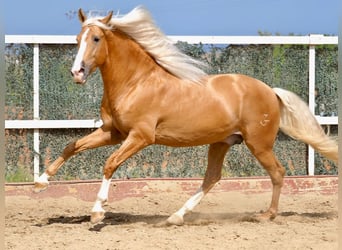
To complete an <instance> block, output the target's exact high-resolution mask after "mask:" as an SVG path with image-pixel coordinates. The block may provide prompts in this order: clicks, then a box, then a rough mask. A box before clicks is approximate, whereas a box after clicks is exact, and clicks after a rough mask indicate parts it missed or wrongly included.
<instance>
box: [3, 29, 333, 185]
mask: <svg viewBox="0 0 342 250" xmlns="http://www.w3.org/2000/svg"><path fill="white" fill-rule="evenodd" d="M169 38H170V39H171V40H172V41H174V42H177V41H184V42H188V43H190V44H196V43H202V44H297V45H298V44H299V45H309V50H308V53H309V108H310V110H311V111H312V112H313V113H314V108H315V107H314V106H315V102H314V101H315V96H314V94H315V46H317V45H328V44H334V45H337V44H338V37H337V36H323V35H309V36H169ZM5 43H7V44H10V43H14V44H33V45H34V47H33V95H34V96H33V114H34V116H33V117H34V118H33V120H6V121H5V129H33V130H34V137H33V144H34V146H33V148H34V151H35V152H36V153H37V154H35V156H34V179H35V180H36V178H38V176H39V129H49V128H51V129H55V128H96V127H100V126H101V124H102V121H97V120H40V118H39V47H40V45H41V44H75V43H76V37H75V36H26V35H25V36H16V35H6V36H5ZM317 120H318V122H319V123H320V124H321V125H337V124H338V117H336V116H335V117H320V116H317ZM308 174H309V175H314V150H313V149H312V148H311V147H309V150H308Z"/></svg>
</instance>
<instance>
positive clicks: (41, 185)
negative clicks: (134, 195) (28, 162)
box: [33, 128, 120, 193]
mask: <svg viewBox="0 0 342 250" xmlns="http://www.w3.org/2000/svg"><path fill="white" fill-rule="evenodd" d="M119 142H120V139H119V137H118V136H116V135H115V133H114V132H113V131H104V130H103V129H102V128H98V129H97V130H95V131H94V132H92V133H91V134H89V135H87V136H84V137H82V138H81V139H78V140H76V141H74V142H72V143H70V144H69V145H67V146H66V147H65V149H64V150H63V153H62V154H61V155H60V156H59V157H58V158H57V159H56V160H55V161H54V162H53V163H52V164H51V165H50V166H48V167H47V168H46V169H45V171H44V173H43V174H42V175H41V176H40V177H39V179H38V181H36V182H35V186H34V189H33V191H34V192H36V193H38V192H41V191H43V190H45V189H46V188H47V187H48V184H49V181H48V179H49V178H50V177H52V176H54V175H55V174H56V173H57V171H58V169H59V168H60V167H61V166H62V165H63V164H64V163H65V162H66V161H67V160H68V159H69V158H70V157H71V156H73V155H75V154H77V153H79V152H82V151H84V150H87V149H91V148H97V147H101V146H105V145H111V144H117V143H119Z"/></svg>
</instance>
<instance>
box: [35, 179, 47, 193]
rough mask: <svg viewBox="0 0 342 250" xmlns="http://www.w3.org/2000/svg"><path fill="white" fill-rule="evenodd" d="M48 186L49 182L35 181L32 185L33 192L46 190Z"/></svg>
mask: <svg viewBox="0 0 342 250" xmlns="http://www.w3.org/2000/svg"><path fill="white" fill-rule="evenodd" d="M48 186H49V183H44V182H35V183H34V187H33V192H34V193H40V192H42V191H44V190H46V189H47V188H48Z"/></svg>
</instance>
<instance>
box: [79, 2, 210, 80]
mask: <svg viewBox="0 0 342 250" xmlns="http://www.w3.org/2000/svg"><path fill="white" fill-rule="evenodd" d="M99 19H100V17H94V18H88V19H87V20H86V21H85V22H84V23H83V25H97V26H99V27H101V28H103V29H119V30H121V31H122V32H124V33H125V34H127V35H128V36H130V37H131V38H132V39H133V40H135V41H136V42H137V43H139V44H140V45H141V46H142V47H143V48H144V49H145V50H146V51H147V52H148V53H149V54H150V55H151V56H152V57H153V58H154V59H155V61H156V62H157V63H158V64H159V65H160V66H162V67H163V68H165V69H166V70H167V71H169V72H170V73H172V74H173V75H175V76H177V77H179V78H181V79H187V80H190V81H193V82H201V79H202V78H203V77H204V76H205V75H206V73H205V72H204V71H203V70H202V69H201V68H204V67H205V66H206V64H205V63H203V62H200V61H198V60H195V59H193V58H191V57H189V56H187V55H185V54H184V53H182V52H180V51H179V50H178V48H177V47H176V46H175V45H174V44H173V42H172V41H171V40H170V39H169V38H168V37H167V36H165V35H164V34H163V33H162V32H161V31H160V29H159V28H158V27H157V26H156V25H155V23H154V21H153V19H152V17H151V15H150V14H149V12H148V11H147V10H146V9H144V8H143V7H137V8H135V9H133V10H132V11H131V12H129V13H128V14H126V15H124V16H121V17H119V16H115V17H113V18H112V20H111V21H110V22H109V24H108V25H104V24H103V23H101V22H99Z"/></svg>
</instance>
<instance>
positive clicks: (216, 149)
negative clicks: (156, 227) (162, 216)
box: [167, 135, 242, 225]
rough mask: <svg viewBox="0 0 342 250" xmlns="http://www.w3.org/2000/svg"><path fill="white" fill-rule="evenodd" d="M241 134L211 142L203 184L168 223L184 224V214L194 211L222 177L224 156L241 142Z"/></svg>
mask: <svg viewBox="0 0 342 250" xmlns="http://www.w3.org/2000/svg"><path fill="white" fill-rule="evenodd" d="M241 141H242V137H241V136H240V135H232V136H231V137H228V139H227V140H226V142H218V143H214V144H211V145H210V147H209V151H208V167H207V170H206V173H205V176H204V180H203V183H202V186H201V187H200V188H199V189H198V190H197V192H196V193H195V194H194V195H193V196H192V197H191V198H190V199H189V200H188V201H187V202H185V204H184V205H183V206H182V207H181V208H180V209H179V210H178V211H177V212H175V213H174V214H172V215H171V216H170V217H169V218H168V219H167V223H168V224H172V225H183V223H184V215H185V214H186V213H188V212H189V211H192V210H193V209H194V207H195V206H196V205H197V204H198V203H199V202H200V201H201V200H202V198H203V197H204V196H205V195H206V194H207V193H208V192H209V190H210V189H211V188H212V187H213V186H214V185H215V184H216V183H217V182H218V181H219V180H220V179H221V171H222V165H223V160H224V157H225V155H226V153H227V151H228V149H229V148H230V146H231V145H233V144H235V143H241Z"/></svg>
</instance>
